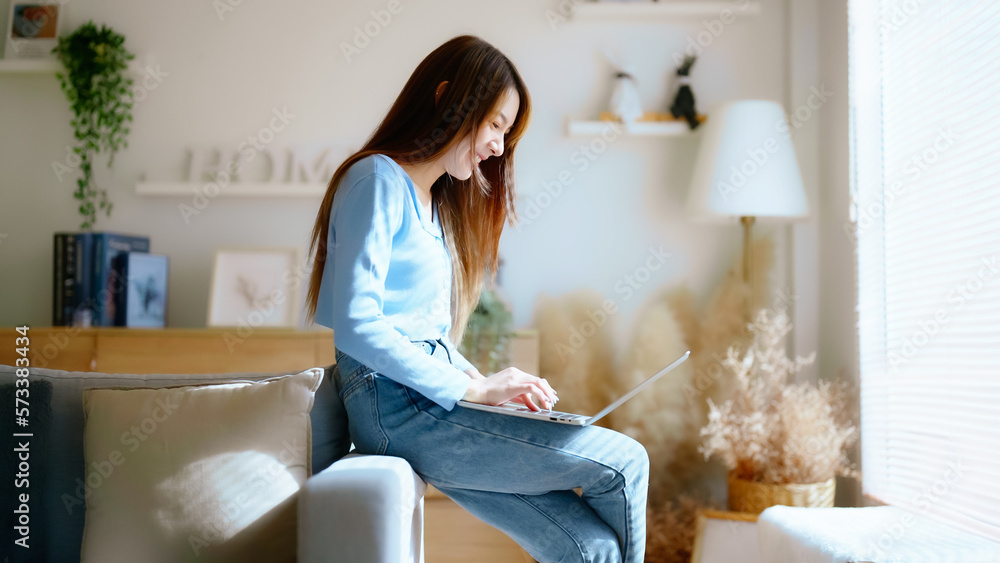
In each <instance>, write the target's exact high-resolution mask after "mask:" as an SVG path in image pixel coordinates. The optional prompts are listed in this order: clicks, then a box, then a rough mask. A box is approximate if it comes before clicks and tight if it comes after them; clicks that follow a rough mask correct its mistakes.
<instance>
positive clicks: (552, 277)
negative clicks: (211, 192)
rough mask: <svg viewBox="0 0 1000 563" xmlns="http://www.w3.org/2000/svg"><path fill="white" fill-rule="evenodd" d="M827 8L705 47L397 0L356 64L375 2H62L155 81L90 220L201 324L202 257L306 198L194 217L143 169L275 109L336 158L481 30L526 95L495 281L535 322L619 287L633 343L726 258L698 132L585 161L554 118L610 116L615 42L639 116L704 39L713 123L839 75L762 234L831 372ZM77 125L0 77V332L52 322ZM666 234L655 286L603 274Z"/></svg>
mask: <svg viewBox="0 0 1000 563" xmlns="http://www.w3.org/2000/svg"><path fill="white" fill-rule="evenodd" d="M819 4H820V3H819V2H818V1H817V0H809V1H808V2H806V1H803V2H798V1H793V0H762V2H761V5H762V10H761V14H760V15H758V16H755V17H751V18H747V19H740V20H738V21H737V22H736V23H733V24H730V25H726V26H724V27H723V29H722V33H721V34H719V35H718V36H717V37H716V36H712V37H711V40H710V41H708V42H707V43H706V42H704V38H705V37H707V36H706V35H705V34H704V32H705V31H706V30H708V29H710V26H709V24H707V23H705V22H704V21H701V20H689V21H688V22H686V23H659V24H643V23H639V24H628V23H607V22H597V23H580V22H570V23H564V24H560V25H558V26H556V27H555V28H554V29H553V27H552V26H551V25H550V23H549V21H548V20H547V18H546V13H545V12H546V10H557V9H558V6H559V3H558V2H555V1H547V2H543V3H538V2H533V1H531V0H514V1H511V2H505V3H496V2H485V1H479V0H476V1H468V0H439V1H435V2H422V3H418V2H411V1H407V0H404V1H403V2H402V3H401V4H400V6H401V10H400V11H399V13H397V14H396V15H393V16H392V20H391V21H390V22H389V23H388V24H387V25H385V26H384V27H382V28H381V29H380V30H379V33H378V35H377V36H375V37H373V38H372V39H371V41H370V43H369V44H368V45H367V46H365V47H364V48H363V50H362V52H361V53H360V54H359V55H356V56H355V57H354V58H353V60H352V61H351V62H349V63H348V62H347V61H346V60H345V57H344V56H343V54H342V52H341V49H340V44H341V43H342V42H350V41H352V40H353V38H354V36H355V30H354V28H355V26H358V27H364V26H365V24H366V23H368V22H369V21H370V20H372V19H373V16H372V14H371V11H372V10H383V9H385V8H387V7H388V5H389V3H388V2H386V1H382V0H366V1H364V2H351V3H346V2H337V3H322V2H315V3H307V2H302V1H289V2H282V3H278V2H272V3H249V2H243V3H241V4H240V5H238V6H236V7H235V9H234V10H233V11H232V12H230V13H227V14H225V15H224V17H223V18H221V19H220V17H219V16H218V15H217V14H216V13H215V11H214V10H213V8H212V4H211V3H207V2H195V1H193V0H181V1H177V2H167V3H154V4H148V3H135V2H121V1H114V0H95V1H93V2H88V3H69V4H68V5H67V7H66V16H67V20H66V22H65V23H66V27H65V28H64V31H66V30H70V29H73V28H75V27H76V26H77V25H79V24H80V23H82V22H83V21H86V20H88V19H93V20H95V21H97V22H106V23H108V24H110V25H112V26H113V27H114V28H115V29H117V30H118V31H120V32H122V33H124V34H125V35H126V36H127V38H128V43H127V44H128V46H129V48H130V49H131V50H132V51H133V52H135V53H136V54H137V59H138V61H140V62H142V63H148V64H150V65H153V66H154V67H155V66H157V65H158V66H159V68H160V70H161V72H162V73H165V74H166V76H164V77H163V78H162V81H160V82H159V83H157V84H156V87H155V89H151V90H150V91H149V92H148V95H147V97H146V98H145V99H144V100H142V101H141V102H140V103H138V104H137V105H136V107H135V111H134V115H135V121H134V122H133V126H132V133H131V135H130V137H129V143H130V146H129V148H128V149H126V150H125V151H123V152H122V153H120V154H119V155H118V156H117V157H116V162H115V167H114V169H113V170H108V169H107V168H106V167H105V166H104V162H105V161H104V160H100V161H99V164H98V165H97V166H96V167H95V172H96V174H95V178H96V180H97V182H98V184H99V185H101V186H103V187H106V188H107V189H108V190H109V191H110V192H111V195H112V198H113V200H114V202H115V209H114V212H113V214H112V217H111V218H110V219H106V218H103V217H102V218H101V219H100V220H99V222H98V229H102V230H115V231H124V232H132V233H142V234H147V235H149V236H150V237H151V238H152V251H153V252H156V253H163V254H167V255H169V256H170V261H171V262H170V264H171V273H170V280H169V283H170V287H169V289H170V294H169V306H168V315H169V323H170V325H171V326H177V327H198V326H204V323H205V310H206V306H207V302H208V285H209V280H210V274H211V266H212V260H213V256H214V249H215V248H217V247H232V246H242V245H247V246H259V245H268V246H271V245H274V246H286V245H291V246H298V247H300V248H301V249H302V251H303V252H305V250H306V245H307V236H308V231H309V230H310V228H311V226H312V222H313V220H314V218H315V213H316V209H317V206H318V203H319V200H318V198H311V199H293V198H284V199H249V198H243V199H237V198H216V199H214V200H211V202H210V204H209V205H208V207H207V208H206V209H205V210H203V211H202V212H201V213H200V214H198V215H197V216H195V217H193V218H192V220H191V221H190V222H189V223H185V221H184V219H183V216H182V215H181V213H180V211H179V210H178V205H179V204H181V203H190V198H151V197H141V196H137V195H136V194H135V192H134V188H135V184H136V182H137V181H140V179H142V178H145V179H148V180H177V181H179V180H182V179H183V176H184V171H185V164H186V162H185V158H186V153H185V147H186V146H188V145H190V144H193V143H203V144H208V145H215V146H223V147H234V148H235V147H236V146H237V145H238V144H239V143H240V141H241V140H243V139H245V138H246V137H247V136H248V135H251V134H254V133H255V132H257V131H258V130H259V129H260V128H262V127H266V126H267V123H268V120H269V119H270V116H271V115H272V112H273V111H274V110H275V109H276V108H287V110H288V111H289V112H291V113H292V114H294V115H295V117H294V118H293V119H292V120H291V123H290V124H289V125H288V126H287V128H285V129H284V130H283V131H281V132H279V133H277V134H276V137H275V141H274V143H275V145H278V144H285V143H297V144H300V145H302V146H304V147H307V148H315V149H317V150H318V148H319V147H330V148H331V149H332V150H333V151H334V153H335V154H337V155H340V156H343V155H345V154H346V153H347V151H348V150H350V149H352V148H356V147H358V146H360V144H361V143H362V142H363V140H364V139H365V137H366V136H367V135H368V134H369V133H370V132H371V130H372V128H373V127H374V126H375V124H376V123H377V121H378V119H379V118H380V117H381V116H382V115H383V114H384V112H385V111H386V109H387V108H388V105H389V104H390V103H391V102H392V100H393V99H394V97H395V95H396V94H397V93H398V91H399V88H400V87H401V86H402V84H403V82H404V81H405V80H406V78H407V76H408V75H409V73H410V72H411V71H412V69H413V68H414V67H415V65H416V64H417V63H418V62H419V60H420V59H421V58H422V57H423V56H424V55H425V54H426V53H427V52H429V51H430V50H431V49H433V48H434V47H435V46H437V45H438V44H440V43H441V42H443V41H444V40H446V39H448V38H450V37H451V36H453V35H456V34H459V33H465V32H467V33H474V34H478V35H480V36H482V37H483V38H485V39H487V40H488V41H490V42H492V43H494V44H495V45H496V46H498V47H499V48H500V49H502V50H503V51H504V52H505V53H507V54H508V56H510V57H511V58H512V59H513V60H514V62H515V64H517V65H518V67H519V69H520V70H521V72H522V74H523V75H524V77H525V79H526V81H527V83H528V85H529V88H530V90H531V94H532V97H533V100H534V104H535V107H534V109H535V112H534V119H533V121H532V124H531V127H530V129H529V133H528V136H527V138H526V139H525V140H524V142H523V143H522V146H521V148H520V151H519V157H518V162H517V178H518V182H519V185H518V189H519V199H520V207H519V209H520V210H521V213H522V225H521V228H520V229H511V228H509V229H508V230H507V232H505V234H504V237H503V239H502V241H501V251H502V253H503V256H504V260H505V263H506V268H505V271H504V273H503V280H502V281H503V284H504V291H505V292H506V294H507V295H508V296H509V297H510V298H511V300H512V302H513V305H514V309H515V322H516V324H517V325H518V326H526V325H528V324H530V322H531V315H532V311H533V307H534V303H535V301H536V299H537V297H538V296H539V295H540V294H542V293H548V294H552V295H558V294H561V293H564V292H567V291H570V290H574V289H578V288H583V287H586V288H591V289H594V290H596V291H599V292H601V293H603V294H604V295H606V296H607V297H608V298H611V299H615V300H616V302H617V305H618V309H619V311H620V313H619V314H618V315H617V318H616V319H615V320H614V322H615V323H616V325H617V326H618V333H619V335H621V338H624V335H625V334H627V332H628V329H629V327H630V323H631V322H632V319H633V317H634V316H635V313H636V311H637V310H638V309H639V308H640V307H641V305H642V303H643V301H644V300H645V299H646V298H647V297H648V296H649V295H651V294H652V293H654V292H655V291H657V290H659V289H661V288H662V287H664V286H668V287H676V286H679V285H681V284H686V285H688V286H689V287H691V288H692V289H693V290H694V291H695V293H696V294H697V295H698V296H699V297H700V298H702V299H703V300H704V299H705V298H707V296H708V294H709V293H710V291H711V290H712V288H713V287H714V286H715V284H716V283H717V281H718V280H719V277H720V276H721V275H722V274H723V273H724V272H725V270H726V268H727V267H728V265H729V264H730V262H731V260H732V259H733V258H734V256H735V255H736V253H737V252H739V248H740V246H739V245H740V231H739V229H738V227H737V226H735V225H734V226H705V225H695V224H692V223H690V222H689V221H687V220H686V219H685V217H684V215H683V205H684V201H685V198H686V195H687V183H688V181H689V180H690V175H691V165H692V161H693V158H694V155H695V154H696V150H697V146H698V136H692V137H683V138H642V137H639V138H626V137H623V138H620V139H618V140H616V141H615V142H614V143H611V144H610V145H609V146H608V148H607V150H606V151H605V152H603V153H601V154H600V155H598V156H597V157H596V158H595V159H593V160H592V161H590V160H588V163H587V164H588V166H587V169H586V170H582V171H581V170H580V167H581V164H580V160H579V157H578V156H574V155H575V154H578V151H579V150H580V148H581V146H582V145H584V144H585V143H587V142H589V141H590V139H588V138H576V137H567V136H565V134H564V120H565V119H566V118H567V117H591V116H594V115H596V113H597V112H598V111H600V110H602V109H605V106H606V104H607V100H608V97H609V96H610V92H611V84H610V78H609V77H610V75H611V72H612V69H611V67H610V66H609V64H608V63H607V61H606V60H605V59H604V58H603V56H602V55H601V50H602V49H604V48H606V47H611V46H614V47H615V48H617V49H619V51H620V53H622V54H623V55H624V56H625V57H626V58H627V60H629V61H630V63H631V65H632V70H633V71H634V73H635V74H636V76H637V77H638V79H639V83H640V91H641V94H642V96H643V99H644V102H645V105H646V109H649V110H661V111H663V110H665V109H666V107H667V105H668V102H669V95H670V91H669V89H670V75H671V74H672V70H671V60H672V54H674V53H676V52H680V51H683V49H684V48H685V47H686V46H688V45H689V42H691V41H695V42H697V41H698V40H699V37H701V39H702V40H703V41H702V46H703V47H704V49H705V50H704V53H703V54H702V57H701V59H700V60H699V61H698V63H697V64H696V65H695V67H694V72H693V79H692V83H693V87H694V91H695V94H696V96H697V99H698V103H699V106H700V108H701V110H702V111H704V112H705V113H708V114H709V115H711V113H712V111H711V110H712V108H713V107H716V106H718V105H719V104H721V103H723V102H725V101H728V100H731V99H737V98H765V99H772V100H777V101H779V102H782V103H783V104H784V105H785V108H786V111H794V109H795V108H796V107H797V106H799V105H801V104H802V103H804V100H805V99H806V98H807V97H808V95H809V93H810V92H809V88H810V87H811V86H813V85H817V84H818V83H821V82H824V81H825V82H826V84H827V86H828V87H830V85H835V86H833V87H834V88H835V90H836V95H835V96H834V97H833V98H832V99H831V101H830V102H829V103H828V104H827V105H824V106H823V107H822V108H821V109H820V110H819V111H818V112H817V113H816V114H815V115H814V116H813V117H812V118H811V119H809V120H807V121H806V122H805V124H804V126H803V127H802V129H801V130H799V131H796V146H797V150H798V151H799V158H800V162H801V165H802V169H803V175H804V177H805V179H806V183H807V186H808V190H809V198H810V205H811V206H812V209H813V215H812V217H811V219H810V221H809V222H808V223H806V224H803V225H800V226H797V227H793V228H789V227H771V226H767V225H763V226H761V228H759V229H758V230H757V232H758V233H761V234H763V233H767V232H772V233H773V234H774V235H775V237H776V242H777V244H778V250H779V256H778V263H777V269H776V272H775V279H776V282H777V284H778V285H779V286H781V285H783V284H786V283H787V284H791V285H793V286H794V291H795V293H796V295H797V298H796V301H795V304H794V305H795V311H796V314H795V319H794V320H795V321H796V323H798V324H799V326H798V327H797V331H796V338H795V343H794V349H795V351H797V352H800V353H808V352H809V351H810V350H811V349H817V348H818V349H819V361H818V363H817V369H818V370H819V372H820V373H822V374H823V375H827V374H828V373H832V372H833V371H836V370H837V369H839V368H840V367H842V366H848V367H850V366H851V365H853V364H851V362H852V361H853V358H854V355H855V354H854V352H853V351H854V350H855V348H854V341H853V336H852V333H851V331H852V330H853V326H854V320H853V316H851V314H850V313H851V312H853V293H852V290H853V287H854V285H853V271H852V269H851V268H852V266H853V261H852V260H853V254H852V251H851V249H850V248H849V247H848V246H847V241H846V240H845V239H844V237H843V234H842V231H841V228H840V221H841V220H842V219H843V217H844V214H845V213H846V199H845V198H846V189H847V184H846V178H847V176H846V173H847V171H846V165H847V153H846V122H845V121H844V120H845V119H846V80H845V79H844V77H843V74H844V73H845V69H846V50H845V49H846V37H845V33H846V22H844V21H841V20H842V19H843V18H840V19H838V18H839V17H840V15H841V14H840V12H841V11H842V10H843V7H842V6H840V2H834V3H826V4H824V5H822V6H820V5H819ZM0 17H3V18H5V17H6V10H3V15H0ZM817 31H818V33H817ZM699 34H702V35H700V36H699ZM139 78H140V79H141V78H142V77H141V76H140V77H139ZM838 80H839V82H838ZM69 120H70V113H69V110H68V104H67V102H66V100H65V99H64V97H63V94H62V92H61V91H60V89H59V85H58V82H57V81H56V79H55V78H54V77H52V76H46V75H30V74H23V75H16V74H0V131H2V134H0V170H2V171H3V175H2V177H0V198H2V199H0V233H2V234H3V235H6V236H5V237H0V265H2V268H3V270H4V275H3V276H2V278H0V284H2V289H3V291H2V294H0V324H3V325H13V324H22V323H27V324H34V325H45V324H48V322H49V320H50V315H51V313H50V307H51V298H50V293H51V281H50V280H51V274H52V272H51V252H52V242H51V237H52V233H53V232H55V231H58V230H72V229H76V228H77V226H78V225H79V222H80V220H79V216H78V214H77V213H76V211H75V203H74V200H73V198H72V196H71V193H72V191H73V179H72V178H71V177H66V178H64V180H63V181H62V182H61V183H60V182H59V181H58V180H57V179H56V176H55V174H54V172H53V170H52V168H51V165H52V162H54V161H57V162H62V161H64V160H65V155H66V147H67V145H68V144H69V143H70V142H71V141H72V133H71V130H70V127H69ZM567 170H568V171H570V172H571V173H572V175H573V180H572V182H571V183H570V184H569V185H568V186H566V187H565V188H563V189H562V191H561V192H560V194H559V195H558V197H555V198H552V199H551V200H546V199H544V198H545V196H543V195H541V194H543V193H544V192H545V186H546V185H547V183H549V182H552V181H555V180H556V179H557V178H558V176H559V174H560V172H563V171H567ZM540 197H541V198H543V199H539V198H540ZM545 201H550V203H548V204H547V206H541V205H540V206H539V207H540V208H542V207H543V208H542V209H541V212H540V213H538V214H537V216H535V215H533V214H531V215H529V213H528V212H529V211H530V209H529V206H530V205H531V204H532V203H534V204H539V203H542V202H545ZM789 237H791V238H789ZM661 246H662V247H663V248H664V249H665V250H666V251H668V252H670V253H671V254H672V257H671V259H670V260H668V261H667V262H666V263H665V264H664V266H663V267H662V268H661V269H660V270H657V271H656V272H654V275H653V276H652V278H651V279H650V281H648V282H646V283H645V284H642V285H641V286H640V287H639V288H638V289H637V290H636V291H635V292H634V294H632V295H630V296H629V297H628V298H627V299H626V298H625V295H624V294H621V293H619V292H616V290H615V284H616V282H618V281H619V280H621V279H623V277H624V276H626V275H628V274H630V273H632V272H634V271H635V269H636V268H638V267H640V266H642V265H643V264H644V263H645V261H646V258H647V256H649V252H650V249H653V248H660V247H661ZM793 265H794V267H792V266H793Z"/></svg>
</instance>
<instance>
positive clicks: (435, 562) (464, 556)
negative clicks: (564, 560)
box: [424, 486, 535, 563]
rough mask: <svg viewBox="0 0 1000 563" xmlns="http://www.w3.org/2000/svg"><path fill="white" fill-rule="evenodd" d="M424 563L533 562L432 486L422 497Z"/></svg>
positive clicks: (504, 536)
mask: <svg viewBox="0 0 1000 563" xmlns="http://www.w3.org/2000/svg"><path fill="white" fill-rule="evenodd" d="M424 548H425V550H426V551H425V560H426V563H469V562H473V561H474V562H475V563H533V562H534V561H535V560H534V559H532V558H531V556H530V555H528V554H527V552H525V551H524V550H523V549H521V547H520V546H518V545H517V544H516V543H514V540H512V539H510V538H509V537H507V535H506V534H504V533H503V532H501V531H500V530H497V529H496V528H494V527H492V526H490V525H488V524H486V523H484V522H483V521H481V520H479V519H478V518H476V517H475V516H473V515H471V514H469V513H468V512H466V510H465V509H464V508H462V507H461V506H459V505H457V504H455V502H454V501H453V500H451V499H450V498H448V497H446V496H444V494H442V493H441V492H440V491H438V490H436V489H434V487H431V486H428V488H427V494H426V495H425V496H424Z"/></svg>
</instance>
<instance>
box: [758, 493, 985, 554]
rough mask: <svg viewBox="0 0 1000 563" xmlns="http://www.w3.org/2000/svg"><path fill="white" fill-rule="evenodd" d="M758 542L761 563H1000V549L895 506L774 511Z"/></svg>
mask: <svg viewBox="0 0 1000 563" xmlns="http://www.w3.org/2000/svg"><path fill="white" fill-rule="evenodd" d="M757 541H758V544H759V546H760V555H761V557H760V560H761V563H790V562H795V563H848V562H852V561H859V562H860V561H873V562H876V563H918V562H922V563H938V562H945V561H948V562H954V563H960V562H961V563H987V562H989V563H996V562H1000V544H998V543H994V542H992V541H989V540H987V539H986V538H983V537H981V536H978V535H974V534H971V533H967V532H964V531H961V530H958V529H955V528H952V527H949V526H946V525H944V524H941V523H939V522H935V521H932V520H928V519H927V518H925V517H922V516H919V515H917V514H914V513H912V512H908V511H905V510H902V509H899V508H895V507H892V506H873V507H866V508H797V507H790V506H772V507H770V508H768V509H767V510H765V511H764V512H762V513H761V514H760V517H759V518H758V519H757Z"/></svg>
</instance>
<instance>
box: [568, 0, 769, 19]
mask: <svg viewBox="0 0 1000 563" xmlns="http://www.w3.org/2000/svg"><path fill="white" fill-rule="evenodd" d="M723 10H729V11H730V12H732V13H733V15H735V16H751V15H757V14H759V13H760V2H757V1H749V2H746V3H745V5H743V6H742V7H741V5H740V4H738V3H736V2H730V1H725V0H706V1H704V2H692V1H660V2H636V1H631V2H628V1H626V2H613V1H611V2H607V1H606V2H580V3H578V4H576V5H575V6H574V8H573V13H572V16H571V18H572V19H574V20H577V21H604V22H607V21H608V20H640V21H644V22H662V21H664V20H669V19H676V18H695V17H707V16H718V15H719V14H721V13H722V11H723Z"/></svg>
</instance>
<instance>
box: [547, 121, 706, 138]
mask: <svg viewBox="0 0 1000 563" xmlns="http://www.w3.org/2000/svg"><path fill="white" fill-rule="evenodd" d="M566 125H567V126H566V134H567V135H577V136H579V135H585V136H589V137H595V136H598V135H602V134H604V133H606V132H607V133H616V132H617V133H619V134H624V135H639V136H645V137H679V136H681V135H687V134H689V133H693V132H694V131H691V130H690V129H689V128H688V124H687V122H686V121H639V122H636V123H634V124H632V125H631V126H626V125H625V124H624V123H618V122H614V121H569V122H568V123H567V124H566ZM695 131H697V129H696V130H695Z"/></svg>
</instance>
